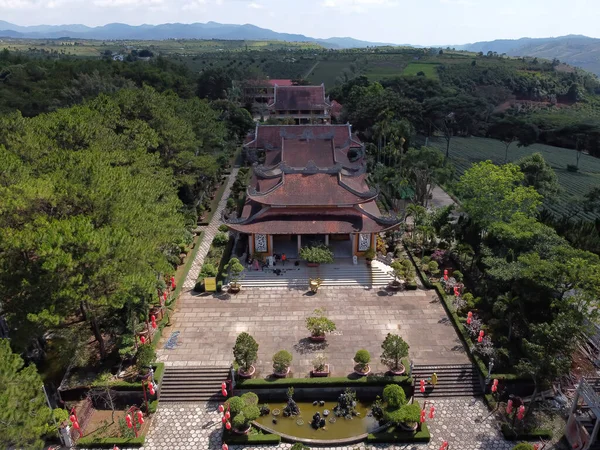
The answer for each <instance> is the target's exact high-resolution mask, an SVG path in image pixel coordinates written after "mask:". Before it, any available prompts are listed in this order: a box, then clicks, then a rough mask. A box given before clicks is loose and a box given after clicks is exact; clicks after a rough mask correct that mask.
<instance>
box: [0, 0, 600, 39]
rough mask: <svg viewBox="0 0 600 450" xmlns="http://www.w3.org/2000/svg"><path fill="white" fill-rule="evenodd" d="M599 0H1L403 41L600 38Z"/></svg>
mask: <svg viewBox="0 0 600 450" xmlns="http://www.w3.org/2000/svg"><path fill="white" fill-rule="evenodd" d="M598 2H599V0H568V1H567V0H0V20H6V21H8V22H13V23H16V24H18V25H39V24H54V25H58V24H65V23H83V24H85V25H90V26H96V25H104V24H106V23H111V22H124V23H129V24H133V25H139V24H143V23H150V24H158V23H165V22H185V23H191V22H207V21H210V20H212V21H215V22H222V23H240V24H242V23H252V24H254V25H258V26H260V27H264V28H270V29H273V30H275V31H281V32H289V33H300V34H305V35H307V36H312V37H320V38H322V37H331V36H351V37H355V38H358V39H364V40H370V41H379V42H391V43H397V44H405V43H409V44H421V45H434V44H464V43H469V42H475V41H482V40H493V39H511V38H519V37H548V36H561V35H565V34H584V35H587V36H592V37H600V28H599V27H598V23H600V4H598Z"/></svg>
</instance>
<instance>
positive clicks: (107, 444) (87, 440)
mask: <svg viewBox="0 0 600 450" xmlns="http://www.w3.org/2000/svg"><path fill="white" fill-rule="evenodd" d="M145 441H146V436H140V437H131V438H117V437H110V438H99V437H82V438H80V439H79V440H78V441H77V446H78V447H82V448H83V447H88V448H111V449H112V448H114V446H115V445H117V446H122V447H141V446H142V445H144V442H145Z"/></svg>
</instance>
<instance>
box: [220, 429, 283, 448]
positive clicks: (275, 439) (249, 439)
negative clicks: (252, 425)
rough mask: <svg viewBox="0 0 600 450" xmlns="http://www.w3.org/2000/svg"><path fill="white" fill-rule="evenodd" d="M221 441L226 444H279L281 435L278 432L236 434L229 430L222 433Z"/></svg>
mask: <svg viewBox="0 0 600 450" xmlns="http://www.w3.org/2000/svg"><path fill="white" fill-rule="evenodd" d="M223 442H226V443H227V444H240V445H261V444H264V445H267V444H275V445H277V444H279V443H281V436H279V435H278V434H253V433H250V434H244V435H237V434H232V433H229V432H225V433H223Z"/></svg>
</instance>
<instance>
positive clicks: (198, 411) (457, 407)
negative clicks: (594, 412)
mask: <svg viewBox="0 0 600 450" xmlns="http://www.w3.org/2000/svg"><path fill="white" fill-rule="evenodd" d="M433 404H434V405H435V407H436V416H435V418H434V419H428V421H427V423H428V425H429V428H430V432H431V442H430V443H429V444H408V445H407V444H402V445H390V444H353V445H348V446H344V447H329V448H331V449H337V450H372V449H387V450H399V449H418V450H438V449H439V448H440V445H441V443H442V441H444V440H447V441H448V443H449V444H450V448H451V449H455V450H509V449H511V448H512V447H513V446H514V443H508V442H506V441H504V439H503V438H502V437H501V435H500V432H499V431H498V429H497V428H496V426H495V424H494V421H493V420H492V418H488V419H487V420H482V419H485V417H486V416H487V415H488V410H487V408H486V406H485V405H484V404H483V402H482V401H481V400H479V399H477V400H476V399H473V398H470V397H461V398H453V399H436V400H435V401H434V402H433ZM220 419H221V415H220V414H219V412H218V411H217V404H214V403H209V404H190V403H180V404H178V403H166V404H161V405H160V407H159V409H158V411H157V413H156V414H155V415H154V418H153V422H152V427H151V430H150V432H149V434H148V436H147V437H146V444H145V445H144V447H142V450H191V449H194V450H195V449H206V450H220V449H221V437H222V427H221V420H220ZM290 447H291V445H290V444H283V443H282V444H280V445H262V446H257V447H251V446H237V445H230V446H229V448H230V449H231V450H254V449H256V450H259V449H260V450H262V449H277V450H279V449H286V450H287V449H289V448H290ZM121 450H125V449H121Z"/></svg>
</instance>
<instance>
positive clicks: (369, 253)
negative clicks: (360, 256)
mask: <svg viewBox="0 0 600 450" xmlns="http://www.w3.org/2000/svg"><path fill="white" fill-rule="evenodd" d="M375 256H377V254H376V253H375V249H374V248H373V247H369V248H368V249H367V251H366V252H365V258H366V259H374V258H375Z"/></svg>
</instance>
